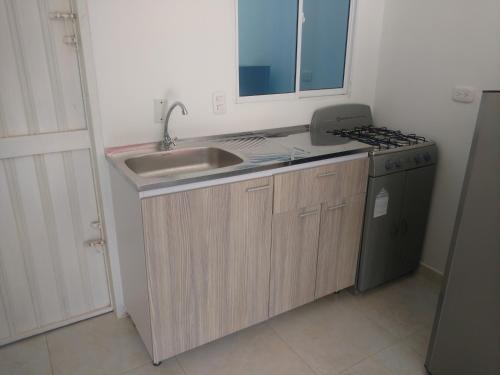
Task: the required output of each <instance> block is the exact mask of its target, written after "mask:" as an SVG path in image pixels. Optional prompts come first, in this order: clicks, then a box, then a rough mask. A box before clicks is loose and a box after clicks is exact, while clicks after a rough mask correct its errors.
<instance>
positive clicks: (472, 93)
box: [453, 86, 476, 103]
mask: <svg viewBox="0 0 500 375" xmlns="http://www.w3.org/2000/svg"><path fill="white" fill-rule="evenodd" d="M475 98H476V89H475V88H474V87H468V86H456V87H455V88H454V89H453V100H454V101H456V102H459V103H472V102H473V101H474V99H475Z"/></svg>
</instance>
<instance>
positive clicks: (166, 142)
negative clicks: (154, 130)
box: [160, 102, 188, 150]
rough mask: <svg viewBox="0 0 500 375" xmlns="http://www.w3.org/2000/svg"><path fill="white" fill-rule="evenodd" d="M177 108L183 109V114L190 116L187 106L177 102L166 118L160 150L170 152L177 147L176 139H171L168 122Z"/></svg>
mask: <svg viewBox="0 0 500 375" xmlns="http://www.w3.org/2000/svg"><path fill="white" fill-rule="evenodd" d="M177 106H179V107H181V110H182V114H183V115H184V116H186V115H187V114H188V110H187V108H186V106H185V105H184V104H182V103H181V102H175V103H174V104H172V106H171V107H170V108H169V109H168V111H167V116H166V117H165V124H164V129H163V140H162V141H161V142H160V148H161V149H163V150H170V149H172V148H173V147H174V146H175V139H174V138H172V137H170V134H168V120H169V119H170V116H171V115H172V111H173V110H174V109H175V107H177Z"/></svg>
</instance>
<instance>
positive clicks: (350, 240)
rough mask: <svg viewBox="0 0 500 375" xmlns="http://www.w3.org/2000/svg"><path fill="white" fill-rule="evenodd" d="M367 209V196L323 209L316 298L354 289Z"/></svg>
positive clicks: (356, 197)
mask: <svg viewBox="0 0 500 375" xmlns="http://www.w3.org/2000/svg"><path fill="white" fill-rule="evenodd" d="M364 207H365V194H358V195H356V196H354V197H351V198H349V199H346V200H345V202H342V203H337V204H333V205H332V204H324V205H323V206H322V212H321V226H320V228H321V229H320V237H319V249H318V268H317V279H316V291H315V297H316V298H321V297H323V296H326V295H328V294H330V293H334V292H336V291H339V290H341V289H344V288H347V287H350V286H352V285H354V283H355V277H356V269H357V263H358V256H359V248H360V239H361V231H362V225H363V215H364Z"/></svg>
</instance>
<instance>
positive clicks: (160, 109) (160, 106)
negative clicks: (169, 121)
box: [154, 99, 168, 123]
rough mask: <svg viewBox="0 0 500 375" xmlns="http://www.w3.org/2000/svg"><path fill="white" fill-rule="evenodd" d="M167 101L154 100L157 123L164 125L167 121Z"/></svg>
mask: <svg viewBox="0 0 500 375" xmlns="http://www.w3.org/2000/svg"><path fill="white" fill-rule="evenodd" d="M167 104H168V101H167V99H155V100H154V116H155V122H157V123H162V122H164V121H165V115H166V114H167Z"/></svg>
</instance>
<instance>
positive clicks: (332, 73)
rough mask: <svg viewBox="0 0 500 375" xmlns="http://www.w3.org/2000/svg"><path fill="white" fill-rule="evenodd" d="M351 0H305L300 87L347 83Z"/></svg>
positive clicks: (302, 88)
mask: <svg viewBox="0 0 500 375" xmlns="http://www.w3.org/2000/svg"><path fill="white" fill-rule="evenodd" d="M349 5H350V1H349V0H304V16H305V22H304V24H303V26H302V27H303V29H302V53H301V69H300V70H301V72H300V90H301V91H306V90H321V89H337V88H342V87H343V86H344V70H345V69H344V67H345V54H346V45H347V28H348V24H349Z"/></svg>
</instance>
